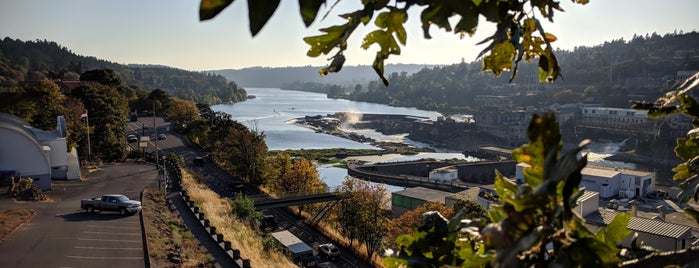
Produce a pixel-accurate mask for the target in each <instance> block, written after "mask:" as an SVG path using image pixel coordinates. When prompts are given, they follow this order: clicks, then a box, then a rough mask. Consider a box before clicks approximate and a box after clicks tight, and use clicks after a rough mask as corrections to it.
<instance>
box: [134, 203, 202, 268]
mask: <svg viewBox="0 0 699 268" xmlns="http://www.w3.org/2000/svg"><path fill="white" fill-rule="evenodd" d="M165 198H166V197H165V195H164V193H162V192H159V191H149V190H145V191H144V193H143V200H142V202H143V221H144V225H145V229H146V237H147V241H148V253H149V255H150V256H148V257H149V258H150V263H151V266H152V267H170V266H173V265H175V263H173V262H172V261H171V260H170V259H169V258H168V257H170V256H171V255H173V254H179V258H180V259H181V261H182V263H181V266H182V267H214V258H213V257H212V256H211V255H210V254H209V253H208V252H207V251H206V249H205V248H203V247H202V246H201V245H200V244H199V241H198V240H197V239H196V238H195V237H194V235H192V233H191V232H190V231H189V230H188V229H187V228H186V227H185V225H184V223H183V222H182V219H181V218H180V217H179V214H177V211H176V210H174V209H173V210H171V209H170V208H169V207H168V205H167V204H166V202H165Z"/></svg>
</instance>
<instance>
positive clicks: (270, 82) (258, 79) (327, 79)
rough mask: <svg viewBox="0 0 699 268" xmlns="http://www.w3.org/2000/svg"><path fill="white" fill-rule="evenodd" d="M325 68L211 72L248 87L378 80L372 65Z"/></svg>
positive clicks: (390, 68) (395, 67)
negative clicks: (322, 73) (330, 70)
mask: <svg viewBox="0 0 699 268" xmlns="http://www.w3.org/2000/svg"><path fill="white" fill-rule="evenodd" d="M432 67H435V65H428V64H388V65H386V67H385V70H386V74H390V73H394V72H396V73H401V72H406V73H407V74H413V73H416V72H418V71H420V70H422V69H424V68H432ZM321 68H323V67H318V66H303V67H250V68H244V69H237V70H236V69H224V70H213V71H207V72H209V73H213V74H218V75H222V76H223V77H225V78H226V79H228V80H231V81H236V83H237V84H238V85H241V86H244V87H273V88H277V87H281V86H282V85H285V84H289V83H293V82H315V83H331V84H338V85H355V84H364V83H368V82H369V81H372V80H376V79H378V76H377V75H376V73H375V72H374V69H372V68H371V66H361V65H360V66H344V67H343V68H342V71H340V72H339V73H332V74H329V75H327V76H324V77H323V76H320V75H319V74H318V70H320V69H321Z"/></svg>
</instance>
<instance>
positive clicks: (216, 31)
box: [0, 0, 699, 71]
mask: <svg viewBox="0 0 699 268" xmlns="http://www.w3.org/2000/svg"><path fill="white" fill-rule="evenodd" d="M334 2H335V0H329V1H328V3H329V4H330V5H332V3H334ZM359 2H360V0H341V1H340V3H339V4H338V5H337V6H336V7H335V8H334V9H333V10H331V11H330V13H329V15H328V17H327V18H326V19H325V20H321V17H322V15H324V14H325V13H327V12H328V10H329V7H330V5H326V6H323V7H321V9H320V12H319V14H320V15H319V16H318V18H316V21H315V22H314V23H313V25H311V27H308V28H306V27H305V26H304V24H303V22H302V20H301V16H300V15H299V12H298V1H294V0H282V1H281V4H280V5H279V8H278V9H277V11H276V12H275V14H274V15H273V16H272V18H271V19H270V21H269V22H268V23H267V25H265V27H264V28H263V29H262V31H261V32H260V33H259V34H258V35H257V36H256V37H254V38H253V37H252V36H251V34H250V31H249V27H248V14H247V1H243V0H238V1H234V2H233V4H231V5H230V6H229V7H228V8H226V9H225V10H223V12H221V13H220V14H219V15H218V16H217V17H215V18H214V19H212V20H209V21H204V22H201V21H199V16H198V10H199V0H118V1H114V0H61V1H55V0H0V38H5V37H10V38H13V39H20V40H23V41H29V40H37V39H39V40H44V39H45V40H48V41H54V42H56V43H58V44H59V45H61V46H64V47H66V48H68V49H69V50H71V51H73V52H74V53H76V54H78V55H83V56H93V57H96V58H99V59H104V60H108V61H112V62H116V63H121V64H156V65H166V66H171V67H175V68H180V69H185V70H191V71H205V70H220V69H241V68H246V67H254V66H264V67H287V66H308V65H311V66H323V65H327V64H329V61H328V58H329V57H330V56H325V55H321V56H320V57H317V58H311V57H307V56H306V52H307V51H308V48H309V46H308V45H307V44H305V43H304V42H303V37H306V36H314V35H319V34H321V32H319V31H318V29H322V28H325V27H329V26H332V25H337V24H341V23H344V20H340V19H338V15H339V14H343V13H348V12H350V11H354V10H356V9H357V6H358V4H357V3H359ZM560 2H561V6H562V7H563V8H564V9H565V12H558V13H556V14H555V17H554V23H553V24H551V23H548V22H546V23H543V27H544V29H545V30H546V31H547V32H550V33H553V34H554V35H555V36H557V37H558V41H556V42H554V43H553V44H552V45H553V46H554V48H559V49H566V50H573V49H574V48H575V47H577V46H595V45H599V44H602V43H604V42H605V41H611V40H615V39H616V40H618V39H620V38H623V39H624V40H630V39H631V38H632V37H633V36H634V34H637V35H646V34H650V33H654V32H655V33H658V34H660V35H664V34H666V33H672V32H675V31H677V32H679V31H683V32H690V31H699V16H698V15H697V14H698V13H697V11H699V0H590V3H589V4H587V5H579V4H574V3H572V2H571V1H570V0H561V1H560ZM537 12H538V11H537ZM537 15H538V14H537ZM538 17H539V18H541V16H538ZM542 21H543V19H542ZM452 25H455V22H454V23H452ZM373 26H374V25H373V23H372V24H370V25H368V26H367V27H364V26H360V27H359V28H358V29H357V30H356V31H355V32H354V36H353V37H352V38H351V39H350V40H349V43H348V50H347V51H346V52H345V56H346V57H347V61H346V63H345V64H346V65H371V64H372V62H373V60H374V56H375V53H376V51H378V49H379V48H378V46H373V47H370V48H369V50H364V49H362V48H360V45H361V41H362V37H363V36H364V35H366V33H368V32H370V31H371V30H373ZM420 26H421V25H420V16H419V10H416V11H415V12H412V13H410V14H409V18H408V22H407V25H406V26H405V27H406V31H407V33H408V40H407V46H406V47H402V48H401V49H402V53H401V55H399V56H395V55H392V56H391V57H390V58H389V59H388V60H387V61H386V63H387V64H391V63H415V64H437V65H441V64H444V65H447V64H454V63H458V62H461V60H462V59H463V60H465V61H467V62H470V61H474V60H476V57H477V55H478V53H479V52H480V51H481V50H482V49H484V45H476V43H478V42H479V41H481V40H483V39H484V38H486V37H488V36H490V35H492V34H493V32H494V29H495V28H494V26H493V25H490V23H487V22H485V21H481V22H480V23H479V28H478V31H477V33H476V35H474V36H473V37H468V36H466V37H465V38H463V39H461V38H460V37H459V35H457V34H454V33H447V32H445V31H444V30H442V29H439V28H437V27H436V26H432V27H431V30H430V33H431V34H432V36H433V38H432V39H429V40H427V39H424V38H423V35H422V29H421V27H420ZM333 54H334V52H333V53H332V54H331V55H333Z"/></svg>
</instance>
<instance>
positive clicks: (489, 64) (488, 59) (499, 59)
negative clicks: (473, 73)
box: [483, 41, 515, 76]
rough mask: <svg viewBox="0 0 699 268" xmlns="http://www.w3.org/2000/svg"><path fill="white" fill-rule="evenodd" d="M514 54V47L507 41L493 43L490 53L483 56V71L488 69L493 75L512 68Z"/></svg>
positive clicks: (498, 74)
mask: <svg viewBox="0 0 699 268" xmlns="http://www.w3.org/2000/svg"><path fill="white" fill-rule="evenodd" d="M514 55H515V47H514V46H513V45H512V43H510V42H509V41H504V42H500V43H498V44H495V46H494V47H493V49H492V50H491V51H490V54H489V55H488V56H485V57H484V58H483V71H485V70H490V71H492V72H493V74H495V76H500V74H502V71H504V70H506V71H509V70H510V69H512V59H513V57H514Z"/></svg>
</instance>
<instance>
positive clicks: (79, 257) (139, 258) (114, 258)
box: [66, 256, 143, 260]
mask: <svg viewBox="0 0 699 268" xmlns="http://www.w3.org/2000/svg"><path fill="white" fill-rule="evenodd" d="M66 257H68V258H73V259H92V260H142V259H143V257H90V256H66Z"/></svg>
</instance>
